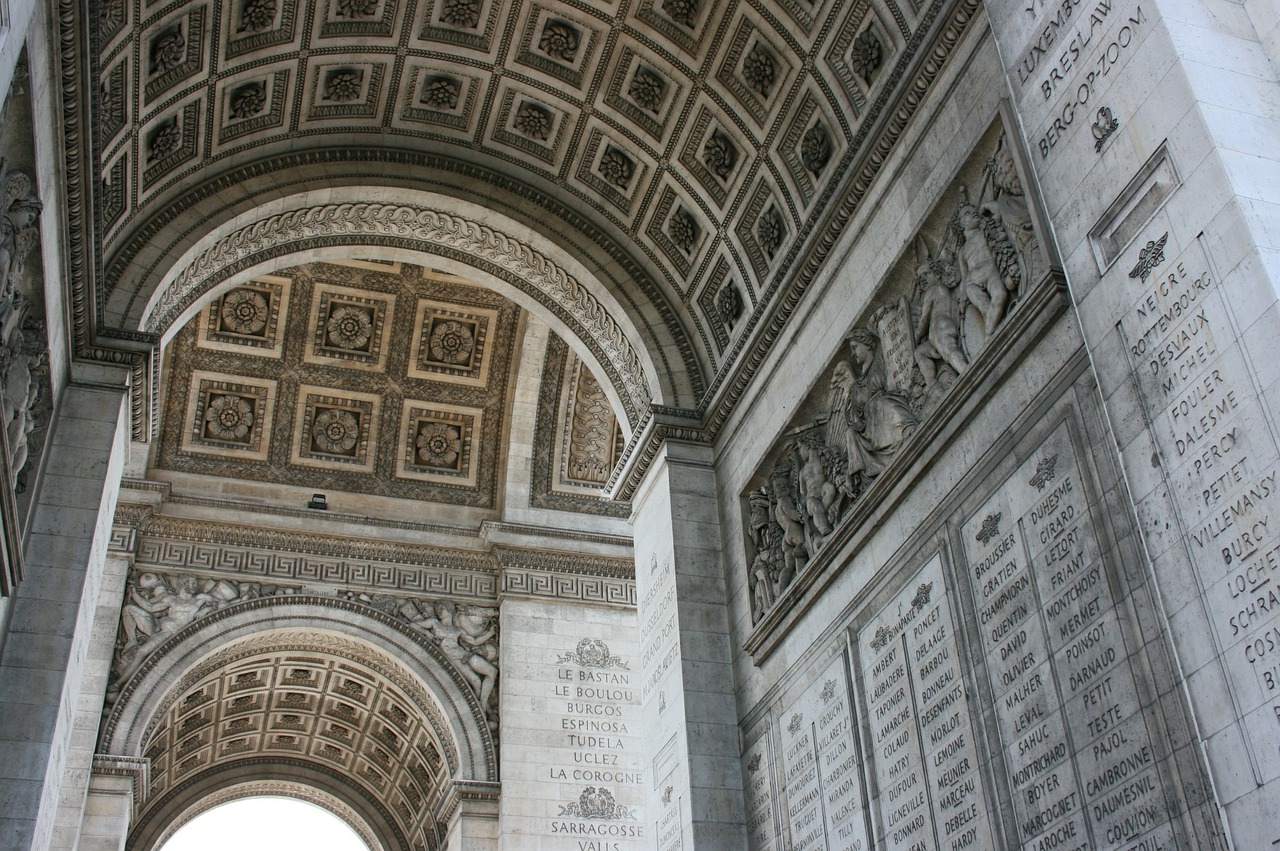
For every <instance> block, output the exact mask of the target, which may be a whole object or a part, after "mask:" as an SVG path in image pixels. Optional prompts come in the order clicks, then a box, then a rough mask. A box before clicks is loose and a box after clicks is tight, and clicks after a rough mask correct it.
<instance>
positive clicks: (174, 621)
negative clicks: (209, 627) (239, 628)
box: [113, 573, 260, 682]
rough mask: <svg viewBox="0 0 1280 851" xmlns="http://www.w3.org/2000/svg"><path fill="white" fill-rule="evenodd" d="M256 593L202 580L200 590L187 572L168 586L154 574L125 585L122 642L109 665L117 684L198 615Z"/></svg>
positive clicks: (222, 581) (252, 587)
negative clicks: (111, 665) (111, 663)
mask: <svg viewBox="0 0 1280 851" xmlns="http://www.w3.org/2000/svg"><path fill="white" fill-rule="evenodd" d="M259 592H260V589H259V588H258V586H257V585H256V584H254V583H240V584H237V583H234V582H230V581H228V580H225V579H219V580H206V581H205V583H204V587H203V588H202V584H201V581H200V579H199V578H198V577H197V576H195V575H194V574H191V573H183V574H180V575H179V576H177V577H176V578H175V579H174V580H173V586H172V587H170V586H169V583H167V582H166V581H165V580H164V577H162V576H160V575H158V574H155V573H143V574H141V575H139V576H138V577H137V579H135V580H134V581H133V582H131V583H129V586H128V591H127V592H126V602H125V605H124V607H123V608H122V609H121V611H120V633H121V636H122V641H121V644H120V646H119V647H118V649H117V653H116V658H115V662H114V665H113V668H114V669H115V674H116V681H117V682H121V681H123V680H126V679H128V678H129V677H130V676H132V675H133V673H134V671H136V670H137V668H138V667H139V666H140V665H141V663H142V660H143V659H145V658H146V656H147V655H148V654H149V653H150V652H151V650H152V649H153V648H155V647H158V646H160V645H161V644H163V643H164V642H165V641H167V640H168V639H169V638H171V637H172V636H173V635H175V634H177V633H178V632H179V631H180V630H182V629H183V628H185V627H186V626H188V625H190V624H192V623H194V622H195V621H196V620H197V619H199V618H200V617H203V616H204V615H207V614H209V613H211V612H214V611H217V610H218V609H221V608H223V607H225V606H229V605H231V604H232V603H235V602H239V601H240V600H242V599H251V598H252V597H256V596H258V595H259Z"/></svg>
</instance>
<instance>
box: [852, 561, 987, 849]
mask: <svg viewBox="0 0 1280 851" xmlns="http://www.w3.org/2000/svg"><path fill="white" fill-rule="evenodd" d="M947 601H948V594H947V591H946V582H945V580H944V579H943V573H942V561H941V559H940V558H938V557H934V558H933V559H932V560H931V561H930V562H929V564H928V565H927V566H926V567H925V568H924V569H923V570H922V571H920V573H919V574H917V575H916V577H915V578H914V579H912V580H911V581H910V582H908V583H907V584H906V585H905V586H904V587H903V589H902V590H901V591H900V592H899V593H898V594H897V595H896V596H895V597H894V598H893V599H891V600H890V601H889V602H888V603H887V604H886V605H885V606H883V607H882V608H881V610H880V611H879V613H878V614H876V615H875V617H873V618H872V619H871V620H870V622H868V623H867V624H866V625H865V626H863V627H862V629H861V630H860V632H859V634H858V648H859V654H860V662H861V665H860V668H861V672H860V676H859V681H860V683H861V685H862V700H863V706H864V707H865V712H864V715H865V719H866V723H865V729H867V730H868V732H869V739H868V741H869V744H870V748H869V749H870V751H871V758H872V763H873V766H874V774H875V778H876V786H877V789H878V792H877V795H876V799H875V801H874V803H873V807H874V808H875V809H876V811H877V813H878V816H879V824H880V831H879V832H880V838H881V841H882V842H883V843H884V847H885V848H888V849H911V850H912V851H925V849H934V848H937V849H961V848H990V847H992V845H993V842H994V840H993V834H992V832H991V827H990V822H989V814H988V808H987V803H986V796H985V794H984V792H983V789H982V783H981V780H980V778H979V775H978V764H979V760H978V756H977V751H976V750H975V748H976V741H975V738H974V733H973V724H972V721H971V718H970V715H969V702H968V700H967V699H966V697H965V686H964V682H963V678H962V675H961V671H960V663H959V654H958V652H957V649H956V643H955V627H954V624H953V623H952V619H951V613H950V609H949V607H948V602H947Z"/></svg>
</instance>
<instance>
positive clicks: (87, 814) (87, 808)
mask: <svg viewBox="0 0 1280 851" xmlns="http://www.w3.org/2000/svg"><path fill="white" fill-rule="evenodd" d="M146 784H147V761H146V760H145V759H139V758H137V757H120V756H99V757H95V758H94V761H93V773H92V774H91V775H90V777H89V789H88V794H87V796H86V799H85V804H84V821H83V823H82V824H81V827H80V833H79V836H78V844H75V845H73V846H72V847H74V848H76V849H77V851H122V849H123V848H124V842H125V839H127V838H128V836H129V825H130V824H131V823H132V822H133V811H134V807H136V806H137V805H138V803H139V801H138V799H137V797H136V796H137V795H138V794H140V793H141V792H142V791H143V790H145V789H146Z"/></svg>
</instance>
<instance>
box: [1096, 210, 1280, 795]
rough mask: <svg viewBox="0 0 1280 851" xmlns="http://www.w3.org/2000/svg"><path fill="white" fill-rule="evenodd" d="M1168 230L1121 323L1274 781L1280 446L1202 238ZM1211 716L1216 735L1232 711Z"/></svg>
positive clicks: (1240, 712)
mask: <svg viewBox="0 0 1280 851" xmlns="http://www.w3.org/2000/svg"><path fill="white" fill-rule="evenodd" d="M1167 239H1168V234H1164V235H1163V236H1161V237H1160V238H1159V239H1157V240H1155V241H1153V245H1154V246H1156V247H1158V250H1155V251H1152V252H1149V253H1148V255H1147V256H1148V258H1149V259H1151V260H1154V261H1155V262H1153V263H1149V264H1148V267H1147V268H1140V269H1139V270H1138V271H1139V274H1138V275H1135V276H1134V278H1133V285H1134V290H1135V293H1136V296H1137V300H1136V301H1135V302H1134V304H1133V306H1132V309H1131V310H1130V312H1129V313H1128V314H1126V315H1125V316H1124V317H1122V319H1121V321H1120V329H1121V332H1122V335H1123V337H1124V340H1125V344H1126V347H1127V349H1128V351H1129V355H1130V358H1131V360H1132V363H1131V367H1132V369H1133V371H1134V375H1135V377H1136V379H1137V382H1138V387H1139V389H1140V395H1141V399H1142V402H1143V405H1144V407H1145V408H1146V412H1147V415H1148V418H1149V420H1150V422H1151V429H1150V433H1151V436H1152V440H1153V441H1154V443H1155V445H1156V447H1157V450H1158V453H1159V457H1160V460H1161V462H1162V466H1163V467H1164V469H1165V473H1166V476H1167V480H1168V482H1169V486H1170V487H1169V492H1170V497H1171V499H1172V500H1173V503H1174V505H1175V506H1176V510H1177V511H1178V513H1179V515H1180V516H1181V520H1182V523H1183V526H1184V532H1185V537H1186V539H1187V550H1188V551H1189V554H1190V557H1191V560H1192V562H1193V563H1194V565H1195V570H1194V574H1195V577H1196V580H1197V583H1198V588H1197V590H1198V592H1199V596H1200V601H1199V606H1200V607H1201V608H1202V611H1203V612H1204V615H1203V616H1204V617H1205V618H1207V620H1208V622H1209V627H1210V630H1211V632H1210V633H1209V634H1208V635H1206V638H1207V639H1209V640H1210V641H1212V642H1213V644H1214V647H1213V649H1214V651H1215V655H1217V656H1218V661H1217V662H1216V663H1215V664H1220V665H1222V667H1223V668H1224V669H1225V672H1226V679H1227V683H1228V684H1229V686H1230V689H1231V695H1230V698H1231V699H1230V704H1231V708H1232V709H1233V710H1234V714H1235V715H1236V719H1237V720H1239V721H1242V722H1243V725H1244V729H1245V731H1246V736H1245V739H1246V742H1247V748H1248V751H1247V752H1248V755H1249V757H1250V758H1251V759H1252V761H1253V765H1252V766H1251V768H1252V770H1253V773H1254V776H1255V779H1256V780H1257V781H1259V782H1265V781H1271V780H1275V779H1277V778H1280V748H1277V747H1276V741H1277V740H1278V739H1280V490H1278V489H1277V487H1276V475H1277V471H1278V470H1280V451H1278V450H1277V447H1276V442H1275V440H1274V437H1273V433H1272V431H1271V430H1270V429H1269V428H1268V426H1267V413H1266V411H1265V410H1264V408H1263V406H1262V403H1261V402H1260V400H1259V397H1258V395H1257V394H1256V393H1255V392H1254V390H1253V383H1252V381H1251V380H1250V373H1249V367H1248V365H1247V363H1246V360H1245V353H1244V351H1243V348H1242V346H1241V345H1240V343H1239V342H1238V341H1236V340H1235V339H1233V338H1234V331H1233V329H1232V324H1231V319H1230V316H1229V315H1228V310H1227V307H1226V305H1225V304H1224V302H1223V294H1222V292H1221V290H1220V288H1219V285H1218V283H1217V282H1216V281H1215V280H1214V278H1213V276H1212V274H1211V273H1210V270H1209V264H1208V261H1207V260H1206V258H1205V256H1204V252H1203V250H1202V249H1201V248H1200V245H1199V243H1198V242H1197V243H1195V244H1193V245H1192V246H1191V247H1189V248H1188V249H1187V250H1186V251H1184V252H1182V253H1181V254H1179V255H1176V256H1170V257H1168V258H1166V257H1165V255H1164V251H1165V249H1166V248H1167V245H1166V241H1167ZM1170 254H1171V255H1172V250H1170ZM1191 600H1194V597H1193V598H1191ZM1188 602H1189V601H1188V600H1187V598H1185V597H1177V598H1175V599H1174V601H1173V603H1172V604H1171V605H1173V606H1174V607H1176V609H1181V608H1183V607H1184V605H1185V604H1186V603H1188ZM1192 605H1195V603H1192ZM1188 655H1193V654H1188ZM1195 655H1199V654H1195ZM1204 720H1205V721H1206V722H1207V723H1210V724H1212V725H1213V728H1211V729H1209V730H1207V731H1206V732H1207V733H1208V734H1209V735H1210V736H1212V735H1213V734H1214V733H1216V732H1217V728H1219V727H1221V726H1222V721H1223V720H1225V719H1222V718H1219V719H1217V720H1215V721H1210V719H1208V718H1205V719H1204Z"/></svg>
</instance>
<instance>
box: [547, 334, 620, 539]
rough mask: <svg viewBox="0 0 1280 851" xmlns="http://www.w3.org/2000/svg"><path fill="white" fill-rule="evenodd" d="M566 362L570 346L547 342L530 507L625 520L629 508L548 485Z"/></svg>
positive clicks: (552, 471)
mask: <svg viewBox="0 0 1280 851" xmlns="http://www.w3.org/2000/svg"><path fill="white" fill-rule="evenodd" d="M568 360H569V346H568V344H567V343H565V342H564V340H561V339H560V338H559V337H558V336H555V335H552V336H551V337H549V338H548V339H547V355H546V359H545V360H544V361H543V367H542V382H541V385H540V387H539V390H538V413H537V418H536V419H535V421H534V426H533V469H532V475H531V476H530V485H531V489H530V493H529V503H530V505H532V506H533V507H534V508H550V509H552V510H555V511H577V512H580V513H582V514H597V515H603V516H606V517H627V516H629V515H630V514H631V505H630V504H629V503H626V502H618V501H615V500H611V499H606V498H604V497H603V494H604V490H603V489H601V494H602V496H601V498H595V499H593V498H592V497H590V496H587V495H585V494H583V495H578V494H572V493H561V492H558V491H555V490H554V489H553V488H552V486H551V482H552V479H553V477H554V476H555V469H554V468H555V454H556V453H555V445H556V442H557V439H558V437H557V426H558V425H559V423H558V422H557V420H558V418H559V408H560V395H561V393H562V392H563V390H564V372H565V366H566V365H567V363H568Z"/></svg>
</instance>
